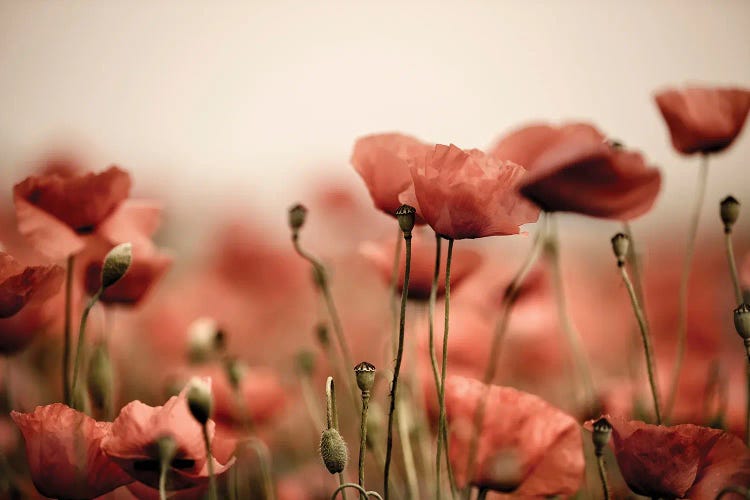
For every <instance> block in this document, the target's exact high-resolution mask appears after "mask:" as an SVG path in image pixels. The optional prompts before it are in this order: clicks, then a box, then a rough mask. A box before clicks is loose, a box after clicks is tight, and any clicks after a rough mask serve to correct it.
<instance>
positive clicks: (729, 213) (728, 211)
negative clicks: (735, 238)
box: [719, 196, 740, 233]
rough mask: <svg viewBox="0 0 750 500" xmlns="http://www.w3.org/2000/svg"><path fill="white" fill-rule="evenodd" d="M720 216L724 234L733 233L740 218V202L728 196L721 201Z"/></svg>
mask: <svg viewBox="0 0 750 500" xmlns="http://www.w3.org/2000/svg"><path fill="white" fill-rule="evenodd" d="M719 215H721V222H723V223H724V232H727V233H729V232H731V231H732V226H734V223H735V222H737V219H738V218H739V217H740V202H739V201H737V198H735V197H734V196H727V197H726V198H724V199H723V200H721V204H720V205H719Z"/></svg>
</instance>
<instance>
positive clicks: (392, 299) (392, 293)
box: [388, 227, 403, 358]
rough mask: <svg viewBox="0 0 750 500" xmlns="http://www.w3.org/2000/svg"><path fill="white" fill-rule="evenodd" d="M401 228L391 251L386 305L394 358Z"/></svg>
mask: <svg viewBox="0 0 750 500" xmlns="http://www.w3.org/2000/svg"><path fill="white" fill-rule="evenodd" d="M402 234H403V233H402V232H401V228H400V227H399V228H397V232H396V247H395V248H394V250H393V269H392V270H391V282H390V284H389V285H388V290H389V294H388V305H389V306H390V309H391V325H392V326H391V353H392V354H391V355H392V356H393V357H394V358H395V357H396V350H397V349H398V300H397V299H396V286H397V285H398V265H399V263H400V262H401V235H402Z"/></svg>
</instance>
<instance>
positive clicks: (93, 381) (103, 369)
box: [86, 344, 114, 409]
mask: <svg viewBox="0 0 750 500" xmlns="http://www.w3.org/2000/svg"><path fill="white" fill-rule="evenodd" d="M113 378H114V377H113V372H112V363H111V362H110V360H109V356H108V355H107V350H106V349H105V348H104V346H103V345H101V344H99V345H97V346H96V348H94V352H93V353H92V355H91V360H89V370H88V378H87V380H86V382H87V384H86V385H87V387H88V390H89V396H90V397H91V402H92V403H93V404H94V406H95V407H96V408H104V409H106V408H109V406H110V402H111V401H112V388H113V386H114V381H113Z"/></svg>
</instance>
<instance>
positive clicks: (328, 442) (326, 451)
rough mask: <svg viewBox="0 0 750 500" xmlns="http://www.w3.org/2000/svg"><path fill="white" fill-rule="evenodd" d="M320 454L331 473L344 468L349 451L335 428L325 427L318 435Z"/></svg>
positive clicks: (336, 472)
mask: <svg viewBox="0 0 750 500" xmlns="http://www.w3.org/2000/svg"><path fill="white" fill-rule="evenodd" d="M320 456H321V458H323V463H324V464H325V466H326V469H328V472H330V473H331V474H338V473H339V472H342V471H343V470H344V469H345V468H346V462H347V460H348V458H349V452H348V450H347V448H346V442H345V441H344V438H343V437H341V434H339V431H337V430H336V429H326V430H324V431H323V434H322V435H321V436H320Z"/></svg>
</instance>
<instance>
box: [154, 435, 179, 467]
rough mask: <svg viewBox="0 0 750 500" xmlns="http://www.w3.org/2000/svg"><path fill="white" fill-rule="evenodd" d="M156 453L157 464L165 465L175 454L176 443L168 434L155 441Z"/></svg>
mask: <svg viewBox="0 0 750 500" xmlns="http://www.w3.org/2000/svg"><path fill="white" fill-rule="evenodd" d="M156 451H157V453H158V454H159V462H160V463H161V464H162V465H167V464H169V463H171V462H172V459H173V458H174V456H175V455H176V454H177V441H175V439H174V438H173V437H172V436H170V435H169V434H164V435H163V436H160V437H159V438H157V439H156Z"/></svg>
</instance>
